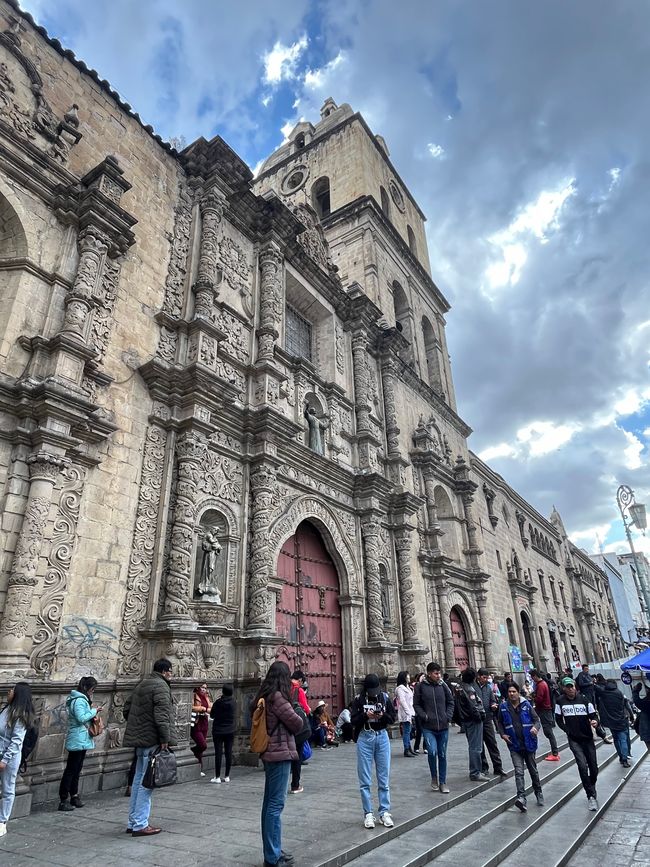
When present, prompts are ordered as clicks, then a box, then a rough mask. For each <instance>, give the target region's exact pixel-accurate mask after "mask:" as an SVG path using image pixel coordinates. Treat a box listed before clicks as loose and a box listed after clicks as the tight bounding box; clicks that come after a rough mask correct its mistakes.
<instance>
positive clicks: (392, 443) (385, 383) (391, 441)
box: [381, 366, 400, 458]
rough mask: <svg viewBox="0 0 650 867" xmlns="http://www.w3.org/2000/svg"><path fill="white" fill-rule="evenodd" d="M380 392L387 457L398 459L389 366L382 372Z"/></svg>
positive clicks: (391, 379)
mask: <svg viewBox="0 0 650 867" xmlns="http://www.w3.org/2000/svg"><path fill="white" fill-rule="evenodd" d="M381 382H382V390H383V393H384V417H385V419H386V440H387V442H388V457H389V458H392V457H399V453H400V452H399V426H398V424H397V408H396V406H395V371H394V370H393V369H392V367H390V366H386V367H385V368H384V369H383V370H382V378H381Z"/></svg>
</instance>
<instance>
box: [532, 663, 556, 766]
mask: <svg viewBox="0 0 650 867" xmlns="http://www.w3.org/2000/svg"><path fill="white" fill-rule="evenodd" d="M530 676H531V677H532V679H533V682H534V683H535V711H536V713H537V715H538V717H539V719H540V721H541V724H542V729H543V730H544V734H545V735H546V738H547V740H548V742H549V744H550V745H551V755H550V756H546V761H547V762H559V761H560V753H559V751H558V748H557V740H556V739H555V732H554V731H553V729H554V728H555V708H554V707H553V702H552V701H551V688H550V686H549V685H548V682H547V680H546V678H545V677H544V676H543V675H542V673H541V671H537V670H536V669H535V668H533V669H532V671H531V672H530Z"/></svg>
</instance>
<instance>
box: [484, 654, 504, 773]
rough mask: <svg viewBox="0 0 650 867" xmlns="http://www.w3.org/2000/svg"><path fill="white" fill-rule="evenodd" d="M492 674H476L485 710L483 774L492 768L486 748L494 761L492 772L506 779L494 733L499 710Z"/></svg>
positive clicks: (485, 672) (487, 672) (485, 671)
mask: <svg viewBox="0 0 650 867" xmlns="http://www.w3.org/2000/svg"><path fill="white" fill-rule="evenodd" d="M489 678H490V672H489V671H488V670H487V668H479V670H478V672H477V674H476V691H477V692H478V694H479V695H480V697H481V701H482V702H483V710H484V711H485V719H484V720H483V749H482V750H481V772H482V773H483V774H486V775H487V773H488V771H489V770H490V766H489V765H488V763H487V756H486V755H485V748H486V747H487V751H488V753H489V754H490V759H491V760H492V770H493V771H494V775H495V776H496V777H505V776H507V775H506V772H505V771H504V770H503V761H502V759H501V753H500V751H499V745H498V744H497V736H496V732H495V731H494V719H495V715H496V712H497V711H498V709H499V705H498V703H497V700H496V697H495V695H494V692H493V690H492V684H491V683H489Z"/></svg>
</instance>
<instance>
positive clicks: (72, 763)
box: [59, 750, 86, 801]
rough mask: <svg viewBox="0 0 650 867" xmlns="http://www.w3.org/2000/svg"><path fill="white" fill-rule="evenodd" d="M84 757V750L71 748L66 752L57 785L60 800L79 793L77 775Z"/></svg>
mask: <svg viewBox="0 0 650 867" xmlns="http://www.w3.org/2000/svg"><path fill="white" fill-rule="evenodd" d="M85 758H86V751H85V750H71V751H70V752H69V753H68V761H67V762H66V764H65V771H64V772H63V776H62V777H61V783H60V785H59V799H60V800H61V801H67V800H68V798H69V797H70V798H74V796H75V795H78V794H79V777H80V776H81V769H82V768H83V766H84V759H85Z"/></svg>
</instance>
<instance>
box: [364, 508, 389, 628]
mask: <svg viewBox="0 0 650 867" xmlns="http://www.w3.org/2000/svg"><path fill="white" fill-rule="evenodd" d="M379 530H380V526H379V521H378V520H376V519H375V518H372V517H364V518H362V520H361V536H362V538H363V555H364V565H365V577H366V599H367V603H368V640H369V641H375V642H376V641H383V640H384V638H385V636H384V615H383V611H382V605H381V572H380V569H379Z"/></svg>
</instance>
